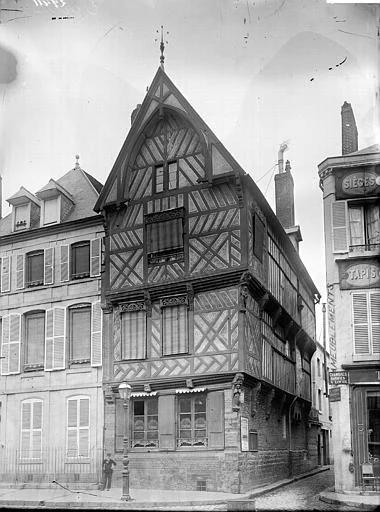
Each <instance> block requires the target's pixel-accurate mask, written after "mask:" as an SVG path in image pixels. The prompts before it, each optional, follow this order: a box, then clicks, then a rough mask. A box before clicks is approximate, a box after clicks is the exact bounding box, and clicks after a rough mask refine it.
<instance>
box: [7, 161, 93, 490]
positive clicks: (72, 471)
mask: <svg viewBox="0 0 380 512" xmlns="http://www.w3.org/2000/svg"><path fill="white" fill-rule="evenodd" d="M101 187H102V186H101V184H100V183H99V182H98V181H97V180H95V179H94V178H93V177H92V176H90V175H89V174H87V173H86V172H84V171H83V170H82V169H81V168H80V167H79V163H78V162H77V163H76V165H75V168H74V169H72V170H71V171H69V172H67V173H66V174H65V175H64V176H63V177H61V178H59V179H58V180H53V179H51V180H50V181H49V183H48V184H47V185H46V186H44V187H43V188H41V189H40V190H39V191H38V192H36V193H35V194H32V193H31V192H29V191H28V190H26V189H25V188H24V187H21V188H20V190H19V191H18V192H16V193H15V194H14V195H12V196H11V197H9V199H7V201H8V203H9V204H10V205H11V207H12V211H11V213H10V214H9V215H7V216H6V217H4V218H2V219H1V220H0V235H1V236H0V257H1V279H0V281H1V283H0V284H1V287H0V290H1V293H0V317H1V318H0V322H1V377H0V405H1V423H0V474H1V480H2V481H3V482H4V481H7V482H14V483H29V484H30V485H33V484H35V483H36V482H51V481H52V480H53V479H56V480H57V481H58V482H60V483H67V482H71V483H72V482H97V481H98V480H99V478H100V475H99V468H100V460H101V457H102V446H103V391H102V366H101V365H102V332H101V331H102V311H101V307H100V284H101V282H100V271H101V250H102V249H101V248H102V237H103V226H102V217H101V216H100V215H96V214H95V213H94V211H93V205H94V204H95V202H96V200H97V198H98V195H99V191H100V189H101Z"/></svg>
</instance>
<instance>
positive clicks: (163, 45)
mask: <svg viewBox="0 0 380 512" xmlns="http://www.w3.org/2000/svg"><path fill="white" fill-rule="evenodd" d="M156 33H157V34H158V33H159V32H158V30H156ZM166 34H169V32H166ZM157 40H158V36H157V37H156V39H155V41H157ZM165 43H166V44H168V42H167V41H164V27H163V25H161V41H160V51H161V55H160V66H161V69H164V61H165V56H164V51H165Z"/></svg>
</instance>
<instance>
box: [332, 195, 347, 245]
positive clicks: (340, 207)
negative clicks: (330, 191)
mask: <svg viewBox="0 0 380 512" xmlns="http://www.w3.org/2000/svg"><path fill="white" fill-rule="evenodd" d="M331 219H332V242H333V252H347V250H348V247H347V203H346V201H334V202H333V203H332V205H331Z"/></svg>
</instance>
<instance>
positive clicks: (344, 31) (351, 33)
mask: <svg viewBox="0 0 380 512" xmlns="http://www.w3.org/2000/svg"><path fill="white" fill-rule="evenodd" d="M338 32H343V33H344V34H350V35H351V36H358V37H366V38H367V39H375V38H374V37H372V36H367V35H365V34H356V33H355V32H347V30H342V29H340V28H338Z"/></svg>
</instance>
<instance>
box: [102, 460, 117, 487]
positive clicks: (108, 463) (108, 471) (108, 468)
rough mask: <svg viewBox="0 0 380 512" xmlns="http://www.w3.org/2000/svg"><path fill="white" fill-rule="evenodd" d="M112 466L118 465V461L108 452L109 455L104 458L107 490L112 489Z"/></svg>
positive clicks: (104, 482) (104, 476)
mask: <svg viewBox="0 0 380 512" xmlns="http://www.w3.org/2000/svg"><path fill="white" fill-rule="evenodd" d="M112 466H116V462H115V461H114V460H113V459H111V454H110V453H107V457H106V458H105V459H104V460H103V489H102V490H103V491H104V489H105V488H106V487H107V491H109V490H110V489H111V483H112V473H113V468H112Z"/></svg>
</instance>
